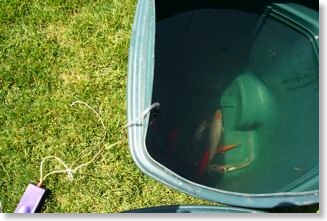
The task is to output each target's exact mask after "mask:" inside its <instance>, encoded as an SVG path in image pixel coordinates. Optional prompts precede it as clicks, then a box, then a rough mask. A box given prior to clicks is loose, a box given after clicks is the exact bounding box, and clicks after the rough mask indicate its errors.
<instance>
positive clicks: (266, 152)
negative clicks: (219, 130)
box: [127, 0, 319, 208]
mask: <svg viewBox="0 0 327 221" xmlns="http://www.w3.org/2000/svg"><path fill="white" fill-rule="evenodd" d="M278 2H279V3H269V1H261V2H260V1H230V0H229V1H224V0H222V1H209V0H204V1H195V0H188V1H186V0H185V1H184V0H182V1H178V2H176V1H163V0H156V1H147V0H139V2H138V6H137V12H136V16H135V21H134V26H133V34H132V39H131V46H130V53H129V75H128V102H127V103H128V120H129V121H132V120H134V119H135V118H137V116H138V115H139V114H140V113H142V111H143V110H144V109H146V108H147V107H149V106H150V105H151V104H152V103H154V102H159V103H160V109H159V111H156V112H153V113H152V114H151V115H150V117H146V118H145V120H144V123H143V124H139V125H133V126H131V127H129V131H128V136H129V138H128V139H129V147H130V151H131V155H132V157H133V159H134V161H135V163H136V164H137V166H138V167H139V168H140V169H141V170H142V171H143V172H144V173H146V174H148V175H149V176H150V177H152V178H154V179H156V180H158V181H160V182H162V183H164V184H166V185H168V186H171V187H173V188H175V189H177V190H179V191H182V192H185V193H187V194H190V195H193V196H195V197H198V198H202V199H207V200H211V201H216V202H220V203H224V204H229V205H231V206H242V207H253V208H272V207H278V206H288V205H310V204H314V203H318V202H319V60H318V57H319V56H318V54H319V37H318V34H319V22H318V17H319V16H318V11H317V10H318V9H317V8H318V7H316V8H315V7H310V5H308V4H302V3H303V2H306V1H293V3H292V1H285V2H286V3H283V1H278ZM297 2H298V3H297ZM308 2H309V1H308ZM309 4H310V3H309ZM217 109H219V110H221V111H222V114H223V116H224V120H223V126H224V133H223V134H222V138H221V139H220V140H221V141H220V144H240V146H239V147H237V148H234V149H232V150H230V151H228V152H226V153H224V154H219V155H218V154H217V156H215V157H214V158H213V160H212V163H215V164H223V165H230V164H237V163H239V162H245V163H246V162H251V163H248V164H246V166H244V167H241V166H240V167H239V169H238V170H235V171H232V172H228V173H219V172H217V173H209V172H206V173H205V174H203V176H201V177H198V176H196V169H195V168H196V166H197V164H198V160H199V158H198V157H199V155H201V154H200V153H203V149H205V148H207V146H206V142H207V140H206V139H203V140H201V142H199V143H198V144H197V146H195V148H196V149H195V150H196V151H193V152H190V149H193V148H194V147H193V146H192V145H193V144H192V143H191V142H192V139H193V136H194V131H195V130H196V128H197V127H198V126H199V125H200V124H201V122H203V120H205V119H208V116H211V115H212V114H213V113H214V112H215V111H216V110H217ZM204 136H207V134H204ZM171 138H173V139H171ZM190 147H192V148H190Z"/></svg>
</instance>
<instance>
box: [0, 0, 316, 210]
mask: <svg viewBox="0 0 327 221" xmlns="http://www.w3.org/2000/svg"><path fill="white" fill-rule="evenodd" d="M135 8H136V0H98V1H83V0H70V1H66V0H55V1H53V0H51V1H50V0H42V1H41V0H33V1H27V0H24V1H22V0H2V1H1V2H0V202H1V204H2V207H3V208H2V209H3V212H13V211H14V209H15V207H16V205H17V203H18V202H19V200H20V197H21V196H22V194H23V192H24V190H25V188H26V186H27V185H28V184H29V183H30V182H38V181H39V177H40V175H39V167H40V162H41V161H42V159H43V158H44V157H46V156H49V155H53V156H57V157H60V158H61V159H62V160H63V161H65V162H66V164H68V165H69V166H72V167H74V166H77V165H79V164H81V163H84V162H87V161H89V160H91V159H92V158H93V156H94V155H95V154H96V153H97V152H98V151H99V150H100V149H103V152H102V153H101V155H100V156H99V157H98V158H97V159H96V160H95V161H94V162H93V163H91V164H89V165H88V166H86V167H84V168H81V169H80V170H79V171H77V172H76V173H75V174H74V179H73V180H72V181H70V180H68V178H67V175H66V174H53V175H52V176H49V177H47V179H46V180H45V181H44V184H45V185H46V187H47V188H49V189H50V190H51V195H50V197H49V198H48V199H47V200H46V204H45V206H44V207H43V212H47V213H52V212H65V213H73V212H83V213H87V212H100V213H107V212H110V213H112V212H121V211H124V210H128V209H135V208H141V207H150V206H158V205H173V204H212V203H210V202H208V201H202V200H200V199H197V198H193V197H191V196H188V195H186V194H183V193H179V192H177V191H175V190H173V189H171V188H169V187H166V186H165V185H163V184H160V183H158V182H157V181H154V180H153V179H151V178H149V177H148V176H146V175H144V174H142V173H141V172H140V170H139V169H138V168H137V167H136V166H135V164H134V162H133V160H132V158H131V155H130V153H129V150H128V142H127V134H126V131H123V130H121V127H122V126H123V125H124V124H125V123H126V83H127V63H128V48H129V40H130V35H131V30H132V23H133V17H134V12H135ZM77 100H80V101H83V102H86V103H87V104H88V105H90V106H91V107H92V108H94V110H95V111H96V112H97V113H98V114H99V115H100V116H101V120H102V121H103V123H104V126H105V128H103V127H102V124H101V121H100V120H99V118H98V117H97V115H96V114H95V113H94V112H93V111H91V110H90V109H89V108H87V107H86V106H85V105H75V106H71V103H72V102H74V101H77ZM104 135H105V137H103V136H104ZM103 138H104V142H101V140H102V139H103ZM117 141H122V142H121V143H120V144H118V145H116V146H114V147H111V146H110V145H111V144H113V143H115V142H117ZM99 144H100V145H99ZM58 169H63V168H62V166H61V165H60V164H59V163H57V162H55V161H46V162H45V166H44V173H48V172H51V171H53V170H58ZM316 209H317V208H316V207H314V208H313V211H315V210H316Z"/></svg>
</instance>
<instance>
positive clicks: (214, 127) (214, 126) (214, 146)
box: [197, 110, 237, 176]
mask: <svg viewBox="0 0 327 221" xmlns="http://www.w3.org/2000/svg"><path fill="white" fill-rule="evenodd" d="M208 126H210V129H209V137H208V148H206V149H205V151H204V153H203V154H202V157H201V158H200V161H199V163H198V169H197V176H202V175H203V174H204V173H205V172H206V171H207V169H208V167H209V164H210V162H211V160H212V159H213V158H214V156H215V155H216V154H217V153H224V152H226V151H229V150H231V149H233V148H234V147H236V146H237V145H234V144H232V145H226V146H222V147H220V146H218V145H219V143H220V139H221V135H222V132H223V130H224V129H223V119H222V112H221V110H217V111H216V112H215V115H214V117H213V119H212V122H211V124H210V125H208ZM201 127H202V124H201V125H200V128H201Z"/></svg>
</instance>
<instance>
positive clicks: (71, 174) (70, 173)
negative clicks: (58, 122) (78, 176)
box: [0, 101, 160, 206]
mask: <svg viewBox="0 0 327 221" xmlns="http://www.w3.org/2000/svg"><path fill="white" fill-rule="evenodd" d="M77 103H79V104H83V105H85V106H86V107H88V108H89V109H90V110H92V111H93V112H94V113H95V114H96V116H97V117H98V118H99V120H100V122H101V124H102V127H103V130H104V136H103V139H102V140H101V141H100V142H99V143H98V145H101V143H102V142H103V141H104V140H105V138H106V127H105V125H104V122H103V120H102V118H101V116H100V115H99V114H98V112H96V111H95V110H94V109H93V108H92V107H91V106H90V105H88V104H87V103H85V102H83V101H75V102H73V103H72V104H71V106H74V105H75V104H77ZM159 106H160V104H159V103H154V104H152V105H151V106H149V107H147V108H146V109H145V110H144V111H142V112H141V113H140V114H139V116H138V117H137V118H136V119H135V120H133V121H131V122H129V123H127V124H126V125H125V126H124V127H123V128H126V127H129V126H131V125H133V124H135V122H138V123H139V124H141V123H142V122H141V121H142V120H144V117H145V116H146V115H148V114H149V113H150V111H151V110H152V109H154V108H156V107H159ZM122 142H123V141H122V140H121V141H117V142H115V143H113V144H111V145H109V147H108V149H110V148H112V147H114V146H116V145H118V144H120V143H122ZM102 151H103V148H101V149H100V150H99V151H98V152H97V153H96V154H95V155H94V157H93V158H92V159H91V160H90V161H88V162H86V163H83V164H80V165H79V166H77V167H75V168H74V169H71V168H70V167H69V166H68V165H67V164H66V163H65V162H64V161H63V160H62V159H60V158H59V157H56V156H47V157H45V158H44V159H43V160H42V161H41V164H40V181H39V183H38V186H41V185H42V183H43V181H44V180H45V179H46V178H47V177H48V176H50V175H52V174H56V173H67V176H68V179H69V180H70V181H72V180H73V179H74V173H76V171H77V170H79V169H81V168H82V167H85V166H87V165H89V164H90V163H92V162H93V161H95V160H96V158H97V157H98V156H99V155H100V153H101V152H102ZM49 159H55V160H57V161H58V162H59V163H60V164H61V165H62V166H63V167H64V168H65V169H64V170H54V171H52V172H49V173H47V174H46V175H44V176H43V164H44V162H45V161H46V160H49ZM0 203H1V202H0ZM0 206H1V204H0Z"/></svg>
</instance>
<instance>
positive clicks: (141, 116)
mask: <svg viewBox="0 0 327 221" xmlns="http://www.w3.org/2000/svg"><path fill="white" fill-rule="evenodd" d="M159 107H160V103H158V102H156V103H153V104H151V105H150V106H149V107H147V108H145V109H144V110H143V111H142V112H141V113H140V114H139V115H138V117H136V118H135V119H134V120H132V121H130V122H129V123H127V124H126V125H125V126H124V128H127V127H130V126H133V125H142V122H143V120H144V117H146V116H147V115H148V114H149V113H150V112H151V111H152V109H154V108H159Z"/></svg>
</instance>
